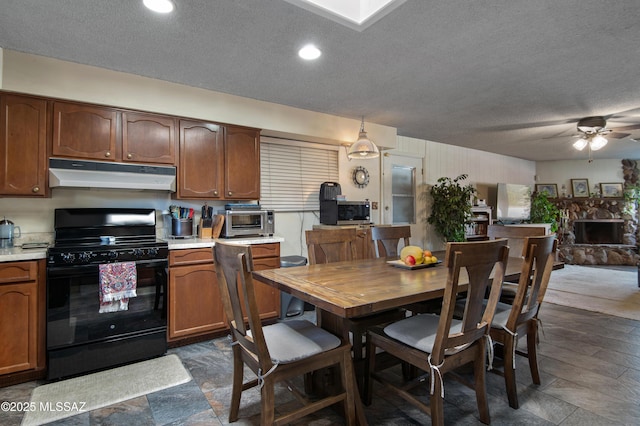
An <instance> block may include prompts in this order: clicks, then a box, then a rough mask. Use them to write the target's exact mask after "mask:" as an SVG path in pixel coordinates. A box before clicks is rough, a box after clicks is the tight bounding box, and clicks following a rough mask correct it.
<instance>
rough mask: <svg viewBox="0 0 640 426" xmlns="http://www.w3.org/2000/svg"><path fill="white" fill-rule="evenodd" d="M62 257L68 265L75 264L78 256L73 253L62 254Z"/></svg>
mask: <svg viewBox="0 0 640 426" xmlns="http://www.w3.org/2000/svg"><path fill="white" fill-rule="evenodd" d="M61 257H62V260H64V261H65V262H67V263H73V261H74V260H76V255H75V254H73V253H62V255H61Z"/></svg>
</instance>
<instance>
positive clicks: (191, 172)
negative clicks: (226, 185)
mask: <svg viewBox="0 0 640 426" xmlns="http://www.w3.org/2000/svg"><path fill="white" fill-rule="evenodd" d="M223 138H224V135H223V129H222V128H221V127H220V126H218V125H217V124H213V123H207V122H201V121H189V120H180V154H179V158H180V160H179V165H178V189H177V191H176V194H175V196H176V197H177V198H196V199H198V198H205V199H221V198H222V195H223V186H222V180H223V176H224V175H223V158H224V157H223V155H224V151H223V148H224V146H223Z"/></svg>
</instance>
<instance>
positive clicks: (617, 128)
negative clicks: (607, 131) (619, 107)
mask: <svg viewBox="0 0 640 426" xmlns="http://www.w3.org/2000/svg"><path fill="white" fill-rule="evenodd" d="M638 129H640V124H632V125H630V126H613V129H612V130H613V131H614V132H617V131H619V130H622V131H625V130H638Z"/></svg>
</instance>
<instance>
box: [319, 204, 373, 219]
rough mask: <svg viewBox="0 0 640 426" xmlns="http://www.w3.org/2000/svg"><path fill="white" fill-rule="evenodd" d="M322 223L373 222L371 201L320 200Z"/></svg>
mask: <svg viewBox="0 0 640 426" xmlns="http://www.w3.org/2000/svg"><path fill="white" fill-rule="evenodd" d="M320 223H321V224H323V225H368V224H370V223H371V206H370V203H369V201H339V200H325V201H320Z"/></svg>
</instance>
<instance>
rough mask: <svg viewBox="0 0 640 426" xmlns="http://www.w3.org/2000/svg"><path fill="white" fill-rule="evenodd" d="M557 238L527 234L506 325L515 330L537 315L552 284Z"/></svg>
mask: <svg viewBox="0 0 640 426" xmlns="http://www.w3.org/2000/svg"><path fill="white" fill-rule="evenodd" d="M557 247H558V240H557V239H556V236H555V235H546V236H542V237H527V238H525V249H526V253H525V257H524V262H523V264H522V270H521V272H520V279H519V280H518V290H517V291H516V295H515V297H514V299H513V303H512V307H511V313H510V314H509V318H508V320H507V324H506V327H507V328H508V329H509V330H511V331H515V330H516V327H517V325H518V324H521V323H523V322H524V321H527V320H529V319H531V318H533V317H534V316H536V315H538V310H539V309H540V304H541V303H542V300H543V299H544V294H545V292H546V291H547V286H548V285H549V278H550V277H551V271H552V270H553V262H554V260H555V257H556V256H555V255H556V249H557Z"/></svg>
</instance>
